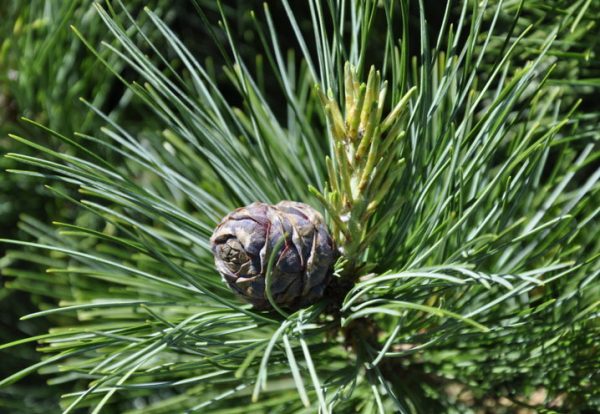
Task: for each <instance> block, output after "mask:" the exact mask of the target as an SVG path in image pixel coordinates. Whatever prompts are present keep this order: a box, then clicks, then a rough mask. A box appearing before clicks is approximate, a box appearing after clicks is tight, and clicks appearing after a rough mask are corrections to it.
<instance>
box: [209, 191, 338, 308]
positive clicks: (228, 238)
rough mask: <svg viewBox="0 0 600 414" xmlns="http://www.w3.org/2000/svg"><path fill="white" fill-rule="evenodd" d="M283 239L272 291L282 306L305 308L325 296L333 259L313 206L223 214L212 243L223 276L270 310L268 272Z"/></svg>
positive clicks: (257, 206)
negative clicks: (266, 284)
mask: <svg viewBox="0 0 600 414" xmlns="http://www.w3.org/2000/svg"><path fill="white" fill-rule="evenodd" d="M283 237H285V240H284V242H283V244H282V245H281V247H280V249H279V251H278V252H277V253H276V255H277V256H276V258H275V261H274V263H273V268H272V270H271V271H272V275H271V293H272V295H273V299H274V300H275V302H276V303H277V305H279V306H281V307H284V308H288V309H293V308H298V307H302V306H306V305H308V304H310V303H313V302H314V301H316V300H317V299H319V298H320V297H321V296H322V295H323V291H324V290H325V287H326V286H327V282H328V281H329V271H330V268H331V265H332V264H333V261H334V258H335V250H334V246H333V240H332V239H331V236H330V235H329V232H328V230H327V226H326V225H325V222H324V220H323V216H321V214H320V213H319V212H318V211H316V210H315V209H314V208H312V207H310V206H308V205H306V204H303V203H297V202H294V201H282V202H280V203H278V204H277V205H275V206H272V205H269V204H265V203H252V204H250V205H249V206H246V207H242V208H238V209H237V210H235V211H233V212H232V213H229V214H228V215H227V216H225V218H223V220H222V221H221V223H219V225H218V226H217V228H216V229H215V231H214V233H213V235H212V237H211V239H210V242H211V247H212V252H213V254H214V256H215V265H216V266H217V269H218V270H219V273H220V274H221V275H222V276H223V279H224V280H225V281H226V282H227V284H228V285H229V287H230V288H231V289H232V290H233V291H234V292H236V293H237V294H239V295H240V296H241V297H242V298H243V299H245V300H246V301H248V302H250V303H252V304H253V305H254V306H255V307H256V308H259V309H266V308H269V307H270V304H269V300H268V299H267V296H266V293H265V273H266V272H267V264H268V261H269V258H270V257H271V254H272V252H273V249H274V248H275V247H276V245H277V243H278V242H279V241H280V240H281V239H282V238H283Z"/></svg>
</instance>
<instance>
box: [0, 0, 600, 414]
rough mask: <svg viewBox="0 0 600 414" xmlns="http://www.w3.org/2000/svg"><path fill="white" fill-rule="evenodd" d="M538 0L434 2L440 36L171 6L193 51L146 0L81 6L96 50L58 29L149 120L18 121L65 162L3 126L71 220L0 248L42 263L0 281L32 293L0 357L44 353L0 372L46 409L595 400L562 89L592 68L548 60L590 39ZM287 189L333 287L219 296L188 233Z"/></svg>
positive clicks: (573, 20)
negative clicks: (315, 223) (329, 231)
mask: <svg viewBox="0 0 600 414" xmlns="http://www.w3.org/2000/svg"><path fill="white" fill-rule="evenodd" d="M555 3H556V5H555V8H554V9H549V10H550V11H552V13H550V12H548V13H549V16H550V17H545V16H546V15H543V16H542V18H540V16H539V15H538V12H537V11H536V9H535V7H533V6H531V9H530V8H528V6H527V3H526V2H512V1H483V2H480V3H478V2H472V1H463V2H452V1H450V2H447V5H446V7H445V9H444V10H443V13H442V14H441V19H440V21H439V24H433V23H431V22H430V19H431V16H432V14H433V8H434V7H439V5H438V6H434V5H432V3H431V2H425V1H423V0H421V1H415V2H411V3H410V4H409V2H407V1H383V2H380V1H375V0H367V1H362V2H355V1H351V2H345V1H340V2H333V1H327V2H324V1H320V0H310V1H309V2H308V3H307V4H308V6H305V5H302V6H300V5H299V4H297V3H295V2H289V1H288V0H282V1H281V2H273V3H271V2H269V3H265V4H264V6H262V8H261V9H257V10H256V11H255V12H252V13H249V14H242V13H241V12H240V13H238V14H236V13H235V12H233V11H232V10H231V9H230V8H224V6H223V5H221V3H217V10H214V9H211V8H210V6H207V5H203V4H199V3H195V6H196V11H197V12H198V13H199V16H201V18H202V19H204V21H205V23H206V24H205V25H204V26H205V27H204V30H206V32H207V35H208V36H210V37H211V38H212V40H213V41H214V44H215V45H216V47H215V50H218V51H219V52H220V53H221V56H220V57H219V58H218V59H217V58H215V57H211V58H207V56H203V55H202V54H201V53H196V52H191V51H190V49H189V47H188V46H189V45H186V44H184V42H183V41H182V40H180V37H179V36H178V35H177V34H176V33H175V32H174V31H173V30H172V29H171V28H170V27H169V25H168V24H167V23H165V21H164V20H163V19H162V18H161V17H160V16H159V14H157V13H155V12H154V11H152V10H150V9H146V10H145V13H143V14H142V15H140V17H136V16H134V15H132V14H130V13H128V12H127V9H126V8H125V6H123V4H121V3H120V2H115V3H107V4H106V5H105V6H102V5H96V6H95V10H96V15H97V19H98V25H100V24H101V25H102V26H99V27H102V30H104V31H106V36H107V38H106V41H105V42H104V43H103V44H102V45H101V46H100V47H96V46H95V45H94V44H92V43H91V42H90V41H89V40H87V39H88V38H87V35H86V33H85V32H83V31H81V30H79V29H77V28H75V29H74V32H75V33H76V35H77V36H78V37H79V38H80V39H81V41H82V42H83V44H85V45H86V46H88V47H89V49H90V53H92V54H94V55H95V56H96V57H97V58H98V60H99V61H100V62H101V63H103V64H104V65H105V67H106V68H107V69H108V71H110V72H111V73H112V75H113V76H114V77H116V78H117V79H119V80H120V81H121V82H122V83H123V84H124V85H125V86H126V88H127V91H128V94H131V96H132V97H131V99H132V100H133V101H135V102H137V104H139V105H141V106H143V107H144V108H145V109H144V110H145V111H146V117H147V118H148V119H149V122H148V124H147V127H145V128H142V129H137V128H130V127H129V126H128V125H127V123H126V122H121V121H119V120H115V118H114V117H111V116H109V115H108V114H106V113H104V112H103V110H102V108H100V107H99V106H98V105H96V104H95V103H94V102H86V105H87V106H88V107H89V110H90V112H91V113H93V114H94V116H95V117H97V119H98V120H100V121H101V122H102V123H103V124H104V126H103V127H102V128H100V129H98V130H97V131H94V132H80V133H77V134H75V136H67V135H63V134H62V132H61V131H57V130H55V129H51V128H48V127H47V126H45V125H43V124H42V123H39V122H36V121H30V124H31V125H32V126H35V127H37V128H39V130H40V131H42V132H43V133H45V134H47V135H48V136H52V137H53V139H56V140H58V141H59V142H60V147H61V148H62V147H63V146H64V147H68V148H69V150H68V151H62V150H57V148H56V147H53V146H52V145H41V144H39V143H37V142H35V141H34V140H30V139H28V138H27V137H22V136H20V135H12V138H13V139H15V140H16V141H18V142H20V143H22V144H25V145H28V146H30V147H31V148H33V150H34V151H35V154H34V155H31V154H18V153H10V154H8V155H7V157H8V158H10V159H11V160H15V161H17V162H18V163H19V167H18V168H16V169H13V170H12V172H15V173H18V174H25V175H30V176H34V177H39V178H40V179H42V180H43V181H44V182H45V183H47V184H48V187H47V188H48V191H49V192H51V193H52V194H54V196H55V197H57V198H59V199H63V200H64V201H65V202H68V203H69V204H70V205H72V206H75V207H76V208H77V212H78V215H77V218H76V219H75V220H74V221H72V222H55V223H54V225H53V226H50V225H47V224H44V223H41V222H40V221H39V220H37V219H35V218H32V217H25V218H24V219H23V221H22V222H21V229H22V230H23V231H25V232H27V233H28V234H29V235H30V237H31V240H32V241H29V240H27V241H25V240H4V241H5V242H6V243H9V244H11V245H12V247H11V249H14V252H23V251H26V252H29V253H28V255H26V256H25V255H19V254H18V253H14V252H12V253H11V252H9V256H10V255H11V254H12V255H13V256H12V258H13V261H14V262H15V263H16V259H19V260H27V261H30V262H32V263H34V264H36V265H38V266H37V268H39V269H40V270H39V271H37V270H36V271H29V270H27V271H24V270H20V269H19V268H18V267H17V266H13V267H10V266H9V267H7V268H6V269H5V270H4V272H5V274H7V275H9V276H11V277H12V278H13V279H12V281H11V282H10V283H9V284H8V286H9V287H13V288H16V289H21V290H25V291H28V292H32V293H37V294H40V295H43V296H45V297H46V298H47V300H46V301H45V302H43V303H41V304H40V311H39V312H36V313H33V314H30V315H27V316H24V318H25V319H31V318H40V317H47V318H51V320H53V321H55V327H53V328H52V329H51V330H50V331H49V332H48V333H42V334H40V335H38V336H35V337H31V338H29V339H25V340H23V341H17V342H13V343H9V344H6V345H0V348H5V349H7V348H9V347H13V346H17V345H20V344H22V343H24V342H33V341H35V342H38V343H39V344H40V345H39V352H40V353H42V354H43V355H44V357H43V359H42V360H41V361H40V362H39V363H37V364H34V365H32V366H31V367H29V368H27V369H25V370H22V371H20V372H16V373H14V374H12V375H10V376H9V377H7V378H5V379H3V380H2V381H1V382H0V384H1V385H7V384H12V383H14V382H16V381H18V380H20V379H21V378H23V377H25V376H26V375H28V374H31V373H33V372H36V371H39V372H41V373H43V374H45V375H48V376H49V378H50V379H49V382H50V383H51V384H63V385H64V384H70V385H71V389H72V392H70V393H67V394H65V395H63V397H62V399H61V407H62V410H63V412H65V413H68V412H77V410H80V409H89V410H90V412H93V413H99V412H127V413H174V412H203V413H204V412H214V413H220V412H223V413H225V412H226V413H236V412H244V413H246V412H256V413H260V412H265V413H266V412H268V413H278V412H306V413H311V412H317V411H319V412H322V413H329V412H336V413H337V412H364V413H371V412H379V413H386V412H394V411H398V412H406V413H411V412H477V411H478V410H482V409H485V407H486V406H490V404H491V405H493V406H494V407H495V410H496V412H501V411H502V410H506V411H510V410H513V411H514V410H515V409H516V407H525V408H529V409H537V410H553V409H555V410H565V411H569V412H574V411H577V410H585V409H590V410H592V409H594V408H596V409H597V408H598V407H600V400H598V395H599V393H598V380H599V379H598V378H597V375H598V374H597V373H598V372H600V366H599V362H598V361H600V355H598V336H599V333H600V332H599V331H598V321H597V317H598V305H599V304H600V291H599V288H598V286H599V285H598V282H597V278H598V274H599V272H600V261H599V260H598V252H599V251H600V249H599V245H598V240H597V237H596V234H597V231H598V224H597V223H598V221H597V216H598V213H599V211H600V210H599V207H598V205H599V204H600V203H599V202H600V196H599V192H598V190H599V188H600V187H599V184H598V180H599V179H600V169H598V168H597V165H596V164H595V163H597V158H598V155H599V154H600V152H599V151H598V148H597V146H598V136H599V134H598V132H597V131H596V130H594V128H593V127H592V125H593V123H594V120H596V119H597V117H598V113H597V112H594V111H593V110H591V111H587V110H585V109H584V107H585V104H583V105H582V104H581V102H580V100H579V99H578V95H580V93H581V92H580V91H579V89H577V88H581V87H588V88H593V87H595V86H597V80H594V79H593V78H588V77H587V72H585V70H581V69H580V68H578V67H577V66H576V65H575V66H573V64H572V63H569V62H572V61H568V62H567V63H565V62H563V61H562V60H561V59H562V58H563V57H564V56H565V54H566V55H568V56H570V55H571V54H573V55H574V56H575V57H574V58H580V57H581V56H585V55H586V53H587V56H591V55H593V52H592V51H589V50H588V52H585V51H584V52H582V51H581V50H579V49H576V48H577V47H578V45H579V42H583V40H582V39H585V38H587V37H590V36H591V35H590V33H592V31H593V24H592V23H593V21H591V20H590V21H589V22H590V23H589V24H584V23H585V21H584V20H583V19H584V14H583V12H581V10H582V9H585V10H590V12H593V11H594V10H593V5H592V4H591V3H592V2H590V1H578V2H577V5H573V6H572V7H565V8H562V7H561V5H562V2H560V1H556V2H555ZM436 4H437V3H436ZM536 4H537V3H536ZM305 7H308V10H305ZM555 10H559V11H560V13H558V12H556V13H555V12H554V11H555ZM596 12H597V11H596ZM215 15H218V16H219V17H218V19H220V24H219V25H217V24H216V21H215ZM140 19H142V20H143V21H144V22H146V23H147V24H146V23H144V24H142V23H141V22H140ZM582 25H583V26H582ZM590 25H591V26H590ZM236 27H238V28H239V27H246V28H251V29H247V30H252V33H253V35H252V36H254V39H255V40H256V44H255V45H254V49H253V51H254V53H249V51H248V50H245V48H246V46H243V45H244V42H243V40H242V39H240V38H239V37H238V32H237V30H236V29H235V28H236ZM591 37H593V36H591ZM290 38H291V39H292V40H291V41H290V40H289V39H290ZM283 39H288V40H286V42H285V46H286V48H285V49H284V48H283V47H282V42H283ZM288 46H289V49H287V47H288ZM579 46H580V45H579ZM594 59H595V57H594ZM215 60H216V62H217V63H216V64H215ZM221 62H222V66H218V65H219V64H220V63H221ZM372 68H373V69H372ZM582 73H583V75H582ZM592 76H593V75H592ZM561 78H562V79H561ZM590 79H591V80H590ZM582 82H583V83H584V84H582ZM369 88H371V89H369ZM371 90H372V91H376V92H377V94H378V95H374V94H371V95H370V94H369V92H368V91H371ZM382 90H385V91H386V92H385V93H383V94H382V93H381V91H382ZM596 90H597V89H596ZM375 96H378V97H379V98H380V99H376V98H375ZM365 102H368V103H369V105H371V106H365V108H366V109H365V110H364V111H363V112H360V111H358V110H357V108H359V109H360V108H362V105H364V104H365ZM400 109H402V111H400ZM357 111H358V112H357ZM358 113H360V114H361V115H360V116H358V115H357V114H358ZM353 114H354V115H353ZM386 114H392V115H390V116H391V118H390V117H387V118H386V116H385V115H386ZM344 115H345V116H346V117H345V119H344V118H342V117H343V116H344ZM353 116H354V118H353ZM357 116H358V119H357V118H356V117H357ZM150 120H151V121H150ZM371 121H372V122H373V124H370V123H369V122H371ZM354 123H356V125H354ZM360 125H363V126H364V130H363V131H362V132H363V133H362V134H358V129H357V130H355V129H354V128H355V126H356V127H357V128H359V126H360ZM345 128H346V129H345ZM369 128H371V129H369ZM355 132H356V134H355V135H352V134H353V133H355ZM384 132H385V134H384ZM350 136H355V137H356V140H355V141H354V142H355V143H356V147H355V148H354V149H353V150H352V151H351V152H350V155H348V153H346V154H345V153H344V152H343V150H347V149H348V147H347V146H346V147H344V145H349V144H347V143H345V140H350V138H349V137H350ZM361 140H364V142H363V141H361ZM361 144H362V145H363V146H362V147H361ZM340 146H341V147H340ZM354 151H355V152H354ZM359 151H365V154H367V155H366V156H365V157H364V158H361V157H355V155H356V154H357V153H359ZM370 151H371V152H370ZM373 151H374V152H373ZM104 154H110V156H109V157H106V156H104ZM369 154H371V155H372V154H375V155H376V156H374V157H372V158H371V161H369V157H368V155H369ZM369 162H371V163H372V164H369ZM378 174H380V175H378ZM361 177H370V178H368V180H367V182H368V183H373V188H370V187H369V186H368V185H366V184H365V187H361V181H360V178H361ZM369 180H370V181H369ZM365 188H367V189H368V191H367V190H365ZM363 190H365V191H366V192H363ZM381 190H383V191H381ZM362 194H368V195H367V196H365V197H367V200H366V201H365V200H363V199H361V197H360V196H361V195H362ZM285 199H289V200H296V201H302V202H306V203H309V204H311V205H313V206H314V207H316V208H322V211H323V213H324V214H326V216H327V218H328V220H329V225H330V227H331V228H333V229H336V232H335V234H336V235H337V236H336V237H337V240H336V241H338V243H339V244H340V247H341V248H342V249H341V251H342V257H341V258H340V259H339V260H338V262H337V263H336V266H335V274H334V276H335V279H336V280H335V282H334V283H333V285H332V286H334V287H335V288H336V289H335V291H334V290H333V288H332V291H331V294H330V295H328V296H327V297H326V298H325V299H324V300H322V301H321V302H319V303H316V304H314V305H312V306H310V307H308V308H305V309H301V310H298V311H296V312H294V313H292V314H289V315H288V314H280V313H278V312H268V311H256V310H253V309H252V308H251V307H249V306H248V305H245V304H243V303H241V302H240V301H239V300H237V299H236V298H235V297H234V296H233V294H232V293H231V292H230V291H229V290H228V289H227V287H226V286H225V285H224V284H223V283H222V282H221V280H220V279H219V276H218V274H217V272H216V270H215V269H214V265H213V257H212V254H211V252H210V246H209V241H208V240H209V238H210V235H211V233H212V231H213V229H214V226H215V224H216V223H217V222H218V221H219V220H220V219H221V217H223V216H224V215H225V214H226V213H228V212H229V211H231V210H233V209H235V208H237V207H239V206H242V205H246V204H249V203H251V202H254V201H263V202H269V203H276V202H278V201H280V200H285ZM375 201H376V202H375ZM371 202H372V203H371ZM367 213H368V214H367ZM53 303H57V304H58V306H54V305H53ZM540 395H541V396H542V397H541V398H540Z"/></svg>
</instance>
